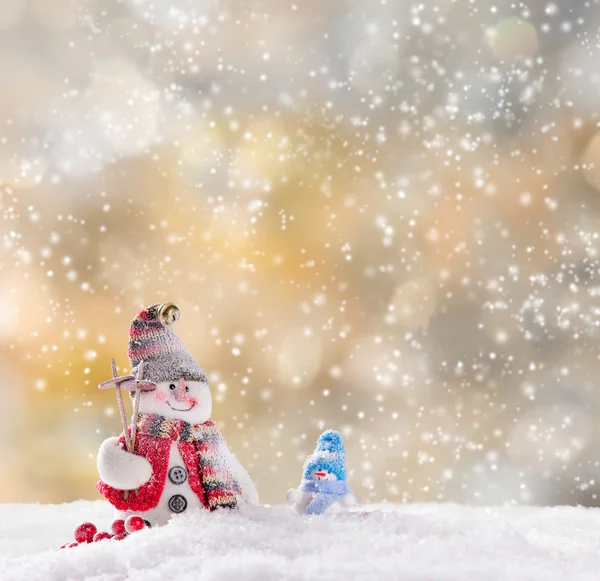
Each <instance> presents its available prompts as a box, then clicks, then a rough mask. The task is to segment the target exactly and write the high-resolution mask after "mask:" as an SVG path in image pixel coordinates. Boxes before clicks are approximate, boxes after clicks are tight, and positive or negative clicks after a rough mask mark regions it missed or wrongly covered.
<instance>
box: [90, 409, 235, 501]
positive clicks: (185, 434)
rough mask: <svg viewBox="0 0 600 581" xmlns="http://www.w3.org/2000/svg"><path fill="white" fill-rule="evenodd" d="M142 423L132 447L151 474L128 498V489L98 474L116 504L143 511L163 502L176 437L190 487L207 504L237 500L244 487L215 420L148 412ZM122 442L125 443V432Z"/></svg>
mask: <svg viewBox="0 0 600 581" xmlns="http://www.w3.org/2000/svg"><path fill="white" fill-rule="evenodd" d="M138 426H139V429H138V432H137V434H136V439H135V446H134V453H135V454H138V455H139V456H143V457H144V458H146V460H148V461H149V462H150V464H151V466H152V477H151V478H150V480H149V481H148V482H147V483H146V484H144V485H142V486H141V487H140V488H138V489H137V490H134V491H130V492H129V494H128V495H127V499H125V496H126V495H125V491H123V490H118V489H116V488H113V487H112V486H109V485H108V484H106V482H103V481H102V480H101V479H100V480H98V483H97V484H96V488H97V490H98V492H100V494H102V495H103V496H105V497H106V499H107V500H108V501H109V502H110V503H111V504H112V505H113V506H114V507H115V508H116V509H118V510H130V511H134V512H143V511H146V510H149V509H151V508H154V507H155V506H156V505H157V504H158V503H159V501H160V497H161V495H162V492H163V489H164V487H165V482H166V479H167V472H168V466H169V454H170V450H171V444H172V443H173V442H177V448H178V450H179V453H180V454H181V457H182V458H183V461H184V462H185V466H186V468H187V470H188V481H189V484H190V488H191V489H192V491H193V492H194V493H195V494H196V495H197V496H198V498H199V499H200V501H201V502H202V504H203V505H204V507H205V508H207V509H209V510H215V509H216V508H219V507H227V508H235V507H236V506H237V495H238V494H239V493H240V487H239V484H238V483H237V482H236V480H235V479H234V477H233V475H232V472H231V468H230V466H229V461H228V457H229V454H228V450H227V447H226V446H225V442H224V440H223V438H222V436H221V433H220V432H219V429H218V428H217V426H216V424H215V423H213V422H210V421H208V422H205V423H204V424H197V425H194V426H192V425H191V424H188V423H187V422H183V421H181V420H173V419H167V418H164V417H162V416H157V415H149V414H144V415H140V421H139V422H138ZM119 445H120V446H121V448H123V449H124V450H125V449H126V445H125V437H124V436H123V435H122V434H121V437H120V438H119Z"/></svg>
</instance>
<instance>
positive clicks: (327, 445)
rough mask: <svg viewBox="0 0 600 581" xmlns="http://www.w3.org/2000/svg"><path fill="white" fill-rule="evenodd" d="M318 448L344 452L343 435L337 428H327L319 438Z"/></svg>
mask: <svg viewBox="0 0 600 581" xmlns="http://www.w3.org/2000/svg"><path fill="white" fill-rule="evenodd" d="M317 450H323V451H327V452H343V451H344V445H343V444H342V435H341V434H340V433H339V432H336V431H335V430H326V431H325V432H323V433H322V434H321V435H320V436H319V439H318V440H317Z"/></svg>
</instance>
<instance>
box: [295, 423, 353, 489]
mask: <svg viewBox="0 0 600 581" xmlns="http://www.w3.org/2000/svg"><path fill="white" fill-rule="evenodd" d="M315 470H327V471H328V472H333V473H334V474H335V475H336V476H337V477H338V480H346V450H345V448H344V444H343V443H342V435H341V434H340V433H339V432H336V431H334V430H327V431H325V432H323V433H322V434H321V435H320V436H319V439H318V440H317V447H316V448H315V451H314V452H313V453H312V454H311V455H310V456H309V457H308V458H307V459H306V462H305V463H304V475H303V476H302V478H303V479H304V480H310V475H311V473H312V472H314V471H315Z"/></svg>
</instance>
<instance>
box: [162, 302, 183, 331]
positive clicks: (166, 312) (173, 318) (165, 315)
mask: <svg viewBox="0 0 600 581" xmlns="http://www.w3.org/2000/svg"><path fill="white" fill-rule="evenodd" d="M158 320H159V321H160V322H161V323H162V324H163V325H164V326H165V327H168V326H169V325H174V324H175V323H176V322H177V321H179V307H177V305H175V304H174V303H164V304H162V305H160V307H158Z"/></svg>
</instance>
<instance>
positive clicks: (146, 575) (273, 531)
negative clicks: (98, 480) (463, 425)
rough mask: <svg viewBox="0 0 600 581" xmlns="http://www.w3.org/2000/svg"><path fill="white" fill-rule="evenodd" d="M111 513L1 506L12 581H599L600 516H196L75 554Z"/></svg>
mask: <svg viewBox="0 0 600 581" xmlns="http://www.w3.org/2000/svg"><path fill="white" fill-rule="evenodd" d="M111 517H112V510H111V508H110V506H109V505H108V504H107V503H105V502H103V501H98V502H88V501H79V502H75V503H72V504H65V505H58V506H54V505H0V579H1V580H2V581H17V580H18V581H22V580H24V579H27V580H28V581H35V580H37V579H40V580H43V581H65V580H71V579H73V580H75V579H77V580H79V579H87V580H93V581H117V580H118V581H121V580H124V579H128V580H130V581H135V580H140V581H142V580H143V581H159V580H165V579H170V580H171V579H172V580H174V581H188V580H194V581H243V580H253V581H254V580H257V581H258V580H260V581H281V580H291V581H295V580H300V579H303V580H304V579H311V580H313V581H314V580H318V581H328V580H336V581H339V580H340V579H343V580H344V581H352V580H363V579H364V580H374V579H384V580H386V581H387V580H393V579H398V580H402V581H473V580H475V579H485V581H495V580H498V581H500V580H502V581H539V580H540V579H543V580H544V581H558V580H561V581H563V580H564V581H566V580H569V581H587V580H590V581H592V580H593V581H597V580H598V579H599V578H600V550H599V546H598V539H599V537H600V511H599V510H597V509H584V508H571V507H559V508H487V509H486V508H469V507H459V506H455V505H406V506H390V505H386V506H382V507H379V510H378V509H377V507H372V508H371V509H370V510H369V511H366V512H363V513H360V512H355V513H342V514H337V515H331V516H324V517H323V516H318V517H300V516H297V515H295V514H293V513H292V512H291V510H289V509H288V508H287V507H254V506H247V507H244V508H243V509H242V510H240V511H239V512H229V511H223V512H217V513H208V512H205V511H200V512H193V513H189V514H185V515H181V516H179V517H177V518H175V519H174V520H173V521H172V522H171V523H170V524H168V525H167V526H165V527H162V528H154V529H152V530H144V531H141V532H138V533H135V534H134V535H132V536H131V537H129V538H127V539H126V540H124V541H121V542H118V541H103V542H100V543H94V544H90V545H83V546H79V547H76V548H74V549H66V550H63V551H57V550H56V547H57V546H58V545H60V544H62V543H63V542H66V541H68V540H71V539H72V533H73V529H74V528H75V527H76V526H77V525H78V524H80V523H81V522H83V521H85V520H90V521H92V522H95V523H96V524H97V525H98V526H99V529H101V530H108V528H109V525H110V523H111V521H112V518H111Z"/></svg>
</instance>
